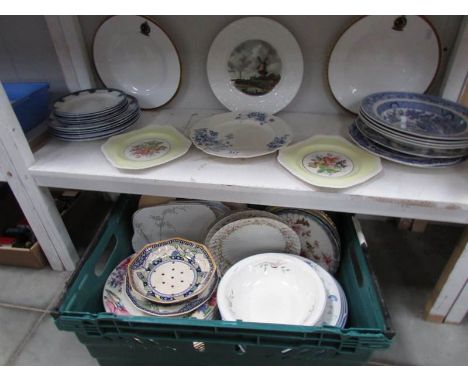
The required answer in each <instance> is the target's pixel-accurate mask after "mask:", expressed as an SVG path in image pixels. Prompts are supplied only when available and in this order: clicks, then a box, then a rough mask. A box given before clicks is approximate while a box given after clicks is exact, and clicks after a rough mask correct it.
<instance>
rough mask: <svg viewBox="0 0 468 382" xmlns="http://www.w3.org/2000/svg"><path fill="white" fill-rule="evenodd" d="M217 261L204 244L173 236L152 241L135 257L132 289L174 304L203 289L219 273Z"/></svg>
mask: <svg viewBox="0 0 468 382" xmlns="http://www.w3.org/2000/svg"><path fill="white" fill-rule="evenodd" d="M216 269H217V267H216V263H215V261H214V259H213V258H212V256H211V253H210V252H209V250H208V249H207V248H206V247H205V246H204V245H202V244H199V243H196V242H192V241H188V240H184V239H179V238H173V239H169V240H163V241H160V242H157V243H153V244H148V245H147V246H145V247H143V248H142V249H141V251H140V252H139V253H138V254H137V255H136V256H135V257H134V258H133V259H132V261H131V262H130V264H129V266H128V278H129V281H130V286H131V288H132V290H133V291H134V292H135V293H136V294H138V295H140V296H141V297H142V298H144V299H147V300H150V301H153V302H157V303H159V304H173V303H177V302H182V301H185V300H188V299H190V298H193V297H195V296H197V295H199V294H200V293H201V292H203V291H204V290H205V289H206V288H207V287H208V286H209V285H210V281H211V279H212V278H213V277H215V275H216Z"/></svg>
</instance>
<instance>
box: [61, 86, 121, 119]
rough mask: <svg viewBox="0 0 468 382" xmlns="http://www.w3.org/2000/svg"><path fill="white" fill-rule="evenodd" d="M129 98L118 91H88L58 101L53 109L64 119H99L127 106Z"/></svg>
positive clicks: (78, 92) (74, 93) (75, 93)
mask: <svg viewBox="0 0 468 382" xmlns="http://www.w3.org/2000/svg"><path fill="white" fill-rule="evenodd" d="M126 100H127V96H126V94H125V93H123V92H121V91H120V90H116V89H86V90H80V91H77V92H73V93H71V94H68V95H66V96H65V97H62V98H60V99H58V100H57V101H56V102H55V103H54V105H53V107H52V109H53V112H54V114H55V115H56V116H57V117H62V118H66V119H68V118H97V117H98V116H101V115H103V114H109V113H112V112H114V111H116V110H118V109H119V108H122V107H123V106H125V103H126Z"/></svg>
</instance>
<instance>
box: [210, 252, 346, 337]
mask: <svg viewBox="0 0 468 382" xmlns="http://www.w3.org/2000/svg"><path fill="white" fill-rule="evenodd" d="M217 299H218V308H219V311H220V313H221V317H222V319H223V320H226V321H237V320H242V321H250V322H263V323H275V324H290V325H307V326H336V327H340V328H343V327H344V326H345V324H346V319H347V315H348V305H347V302H346V297H345V294H344V292H343V290H342V288H341V286H340V285H339V283H338V282H337V281H336V280H335V279H334V278H333V276H331V275H330V274H329V273H328V272H327V271H325V270H324V269H323V268H322V267H321V266H319V265H318V264H316V263H314V262H313V261H311V260H309V259H307V258H304V257H300V256H295V255H290V254H285V253H262V254H258V255H253V256H249V257H247V258H245V259H243V260H241V261H239V262H237V263H236V264H234V265H233V266H232V267H231V268H229V269H228V270H227V272H226V273H225V274H224V276H223V278H222V279H221V282H220V284H219V287H218V294H217Z"/></svg>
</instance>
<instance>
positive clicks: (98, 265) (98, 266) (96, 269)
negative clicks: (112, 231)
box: [94, 235, 117, 277]
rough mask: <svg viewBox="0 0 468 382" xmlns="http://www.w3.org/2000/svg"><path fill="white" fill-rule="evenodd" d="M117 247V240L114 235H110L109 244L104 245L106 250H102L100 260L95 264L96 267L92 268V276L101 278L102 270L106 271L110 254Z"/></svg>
mask: <svg viewBox="0 0 468 382" xmlns="http://www.w3.org/2000/svg"><path fill="white" fill-rule="evenodd" d="M116 246H117V238H116V237H115V235H112V237H111V238H110V240H109V242H108V243H107V245H106V248H105V249H104V251H103V253H102V255H101V258H100V259H99V261H98V262H97V263H96V266H95V267H94V274H95V275H96V276H98V277H99V276H101V275H102V273H103V272H104V270H105V269H106V265H107V261H108V260H109V257H110V256H111V254H112V252H114V249H115V247H116Z"/></svg>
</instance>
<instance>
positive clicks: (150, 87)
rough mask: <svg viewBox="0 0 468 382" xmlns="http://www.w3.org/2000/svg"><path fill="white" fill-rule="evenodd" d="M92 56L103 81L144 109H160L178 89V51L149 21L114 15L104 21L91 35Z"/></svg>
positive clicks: (141, 18)
mask: <svg viewBox="0 0 468 382" xmlns="http://www.w3.org/2000/svg"><path fill="white" fill-rule="evenodd" d="M93 56H94V64H95V66H96V70H97V72H98V74H99V77H100V78H101V80H102V82H103V83H104V84H105V85H106V86H107V87H111V88H117V89H122V90H124V91H125V92H126V93H128V94H132V95H134V96H135V97H136V98H137V99H138V102H139V103H140V106H141V107H142V108H143V109H152V108H157V107H160V106H163V105H164V104H166V103H167V102H169V101H170V100H171V99H172V98H173V97H174V95H175V94H176V92H177V89H178V88H179V83H180V62H179V56H178V53H177V50H176V49H175V47H174V45H173V44H172V42H171V40H170V39H169V37H168V36H167V35H166V33H165V32H164V31H163V30H162V29H161V28H160V27H159V26H158V25H156V24H155V23H154V22H153V21H151V20H150V19H148V18H145V17H140V16H113V17H110V18H108V19H107V20H105V21H104V22H103V23H102V24H101V26H100V27H99V29H98V31H97V32H96V35H95V36H94V42H93Z"/></svg>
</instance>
